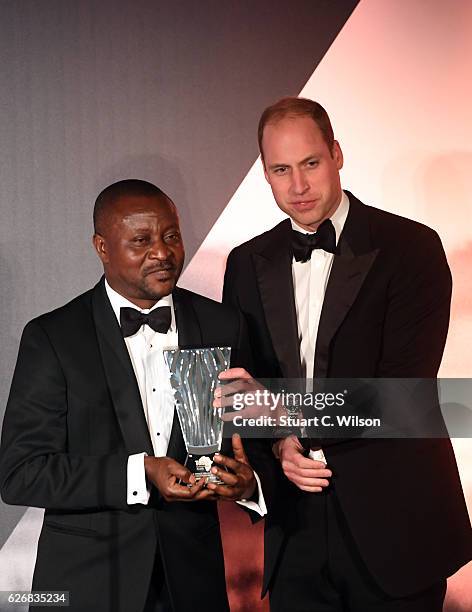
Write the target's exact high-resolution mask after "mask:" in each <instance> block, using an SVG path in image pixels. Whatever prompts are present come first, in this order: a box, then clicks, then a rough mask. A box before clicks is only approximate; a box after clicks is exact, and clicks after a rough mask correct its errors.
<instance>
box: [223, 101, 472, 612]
mask: <svg viewBox="0 0 472 612" xmlns="http://www.w3.org/2000/svg"><path fill="white" fill-rule="evenodd" d="M259 146H260V152H261V157H262V163H263V167H264V174H265V177H266V179H267V181H268V182H269V184H270V187H271V189H272V193H273V195H274V198H275V200H276V202H277V205H278V206H279V208H280V209H282V210H283V211H284V212H285V213H286V214H287V215H288V216H289V217H290V218H289V219H287V220H285V221H282V223H280V224H279V225H277V226H276V227H274V228H273V229H271V230H270V231H268V232H266V233H264V234H262V235H260V236H257V237H256V238H254V239H252V240H250V241H249V242H247V243H245V244H243V245H241V246H239V247H237V248H236V249H234V251H232V253H231V254H230V256H229V258H228V263H227V269H226V275H225V284H224V302H225V303H227V304H233V305H235V306H237V307H238V308H239V309H240V310H241V311H242V312H243V314H244V315H245V316H246V320H247V322H248V325H249V331H250V339H251V345H252V351H253V355H254V356H255V359H256V364H255V368H254V370H253V371H252V372H251V374H253V375H254V376H256V377H266V378H267V377H285V378H302V377H307V378H312V377H313V378H376V377H382V378H434V377H436V375H437V371H438V368H439V364H440V361H441V357H442V353H443V349H444V343H445V340H446V335H447V329H448V322H449V307H450V298H451V275H450V272H449V268H448V265H447V261H446V257H445V255H444V251H443V248H442V246H441V242H440V240H439V238H438V236H437V234H436V233H435V232H434V231H432V230H431V229H429V228H428V227H426V226H424V225H421V224H420V223H416V222H414V221H411V220H408V219H405V218H402V217H399V216H396V215H393V214H390V213H387V212H384V211H381V210H378V209H375V208H372V207H370V206H366V205H364V204H362V203H361V202H360V201H359V200H358V199H357V198H356V197H355V196H354V195H352V194H351V193H349V192H344V191H343V190H342V188H341V183H340V177H339V171H340V169H341V168H342V165H343V154H342V151H341V148H340V145H339V143H338V142H337V141H336V140H335V139H334V135H333V129H332V127H331V123H330V120H329V117H328V115H327V113H326V111H325V110H324V109H323V107H322V106H321V105H320V104H318V103H316V102H313V101H312V100H307V99H301V98H284V99H282V100H280V101H278V102H276V103H275V104H274V105H272V106H271V107H269V108H267V109H266V110H265V111H264V113H263V114H262V117H261V120H260V124H259ZM306 234H309V236H307V235H306ZM238 375H239V376H242V377H245V378H248V377H249V374H247V372H243V371H240V370H233V371H230V372H227V373H225V374H224V375H222V378H225V377H228V378H234V377H235V376H238ZM321 450H322V452H320V451H319V450H318V451H317V452H316V453H314V452H313V451H310V456H307V453H305V449H304V447H303V446H302V444H301V443H300V441H299V440H298V439H297V438H296V437H295V436H291V437H288V438H286V439H284V440H283V441H279V442H278V443H277V444H276V445H275V446H274V451H275V452H274V454H275V455H277V457H278V460H279V461H277V459H275V458H274V457H272V458H271V457H270V456H266V458H265V460H264V461H262V462H261V461H259V462H256V460H254V461H253V466H254V468H255V469H256V470H257V472H258V474H259V475H260V476H261V480H262V490H263V492H264V497H265V499H266V502H267V503H268V507H269V515H268V518H267V521H266V539H265V573H264V592H265V591H266V590H267V588H269V590H270V601H271V609H272V610H273V611H274V612H287V611H289V610H290V612H302V611H308V610H310V611H311V610H313V611H315V610H316V611H317V612H328V611H329V612H331V611H333V612H334V611H347V610H349V611H350V612H354V611H355V612H374V611H379V612H396V611H402V612H407V611H415V612H419V611H424V612H439V610H442V603H443V599H444V595H445V591H446V577H447V576H449V575H451V574H452V573H454V572H455V571H457V570H458V569H459V568H460V567H461V566H462V565H463V564H465V563H466V562H467V561H468V560H470V558H471V551H472V534H471V529H470V522H469V518H468V514H467V509H466V506H465V502H464V497H463V493H462V489H461V485H460V480H459V476H458V472H457V467H456V463H455V458H454V454H453V450H452V447H451V444H450V441H449V440H448V439H423V440H412V439H410V440H394V439H389V440H364V441H362V440H344V441H339V443H327V444H326V445H325V446H323V448H322V449H321ZM323 453H324V454H323ZM325 462H326V463H325ZM282 471H283V473H284V475H285V478H284V477H283V476H282ZM274 482H277V485H278V487H274Z"/></svg>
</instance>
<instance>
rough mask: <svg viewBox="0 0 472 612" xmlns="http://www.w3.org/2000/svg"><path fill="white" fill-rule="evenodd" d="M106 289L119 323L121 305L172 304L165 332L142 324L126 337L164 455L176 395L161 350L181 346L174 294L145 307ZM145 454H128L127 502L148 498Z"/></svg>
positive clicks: (158, 450) (155, 442)
mask: <svg viewBox="0 0 472 612" xmlns="http://www.w3.org/2000/svg"><path fill="white" fill-rule="evenodd" d="M105 289H106V292H107V295H108V298H109V300H110V303H111V306H112V308H113V312H114V313H115V315H116V318H117V320H118V323H119V322H120V308H124V307H129V308H134V309H135V310H139V311H140V312H143V313H146V314H147V313H149V312H151V310H154V309H155V308H159V307H160V306H169V307H170V310H171V324H170V327H169V331H168V332H167V333H166V334H161V333H159V332H155V331H154V330H153V329H151V327H149V325H142V326H141V327H140V328H139V330H138V331H137V332H136V333H135V334H134V335H132V336H128V337H127V338H125V339H124V340H125V344H126V348H127V349H128V353H129V356H130V358H131V363H132V364H133V370H134V373H135V375H136V380H137V382H138V387H139V393H140V395H141V401H142V404H143V409H144V416H145V418H146V423H147V426H148V429H149V435H150V437H151V442H152V447H153V450H154V455H155V456H156V457H165V456H166V454H167V448H168V446H169V439H170V434H171V431H172V423H173V420H174V395H173V392H172V388H171V385H170V379H169V370H168V368H167V366H166V364H165V362H164V355H163V352H162V351H163V349H165V348H176V347H178V336H177V327H176V323H175V313H174V305H173V301H172V295H167V296H165V297H163V298H162V299H160V300H159V301H158V302H157V303H156V304H154V306H153V307H152V308H149V309H148V308H146V309H142V308H138V307H137V306H136V304H133V303H132V302H130V301H129V300H127V299H126V298H124V297H123V296H122V295H120V294H119V293H117V292H116V291H115V290H114V289H112V288H111V287H110V285H109V284H108V283H107V282H106V281H105ZM144 455H145V453H140V454H138V455H131V456H130V457H129V458H128V494H127V502H128V504H147V502H148V500H149V491H148V489H147V487H146V477H145V473H144Z"/></svg>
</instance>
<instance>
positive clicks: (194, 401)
mask: <svg viewBox="0 0 472 612" xmlns="http://www.w3.org/2000/svg"><path fill="white" fill-rule="evenodd" d="M230 356H231V348H230V347H212V348H195V349H179V348H177V349H168V350H165V351H164V359H165V361H166V363H167V365H168V367H169V371H170V381H171V386H172V389H173V391H174V397H175V405H176V410H177V415H178V418H179V423H180V428H181V430H182V434H183V437H184V442H185V446H186V448H187V459H186V462H185V465H186V466H187V467H188V469H189V470H190V471H192V472H193V473H194V474H195V477H196V478H197V479H199V478H208V479H209V480H211V481H213V482H217V483H221V481H220V480H219V479H218V478H217V476H215V475H214V474H212V473H211V471H210V470H211V466H212V464H213V455H214V454H215V453H216V452H218V451H219V450H220V449H221V441H222V438H223V421H222V420H221V418H220V414H219V411H218V410H215V409H214V408H213V393H214V391H215V389H216V386H217V385H218V374H219V373H220V372H223V370H226V369H228V368H229V363H230Z"/></svg>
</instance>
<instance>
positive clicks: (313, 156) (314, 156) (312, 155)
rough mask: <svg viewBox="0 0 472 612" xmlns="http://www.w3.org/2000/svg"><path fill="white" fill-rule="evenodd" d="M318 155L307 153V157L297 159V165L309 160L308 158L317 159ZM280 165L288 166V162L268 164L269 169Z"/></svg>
mask: <svg viewBox="0 0 472 612" xmlns="http://www.w3.org/2000/svg"><path fill="white" fill-rule="evenodd" d="M318 157H319V155H317V154H316V153H312V154H311V155H308V156H307V157H305V158H304V159H302V160H301V161H299V162H298V163H297V165H303V164H306V162H307V161H309V160H310V159H317V158H318ZM281 166H290V164H284V163H282V162H281V163H280V164H270V166H269V170H274V169H275V168H280V167H281Z"/></svg>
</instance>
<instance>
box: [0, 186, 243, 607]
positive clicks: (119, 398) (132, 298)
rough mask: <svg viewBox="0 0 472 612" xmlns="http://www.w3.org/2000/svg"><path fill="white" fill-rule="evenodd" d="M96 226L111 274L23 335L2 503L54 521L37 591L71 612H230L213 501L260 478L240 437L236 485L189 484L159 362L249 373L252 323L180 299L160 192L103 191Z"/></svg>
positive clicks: (170, 227) (174, 233) (178, 242)
mask: <svg viewBox="0 0 472 612" xmlns="http://www.w3.org/2000/svg"><path fill="white" fill-rule="evenodd" d="M94 224H95V235H94V238H93V243H94V246H95V249H96V251H97V253H98V256H99V257H100V259H101V261H102V263H103V268H104V277H103V278H102V279H101V280H100V282H99V283H98V284H97V285H96V286H95V287H94V288H93V289H91V290H90V291H87V292H86V293H84V294H83V295H80V296H79V297H77V298H76V299H74V300H73V301H72V302H70V303H69V304H66V305H65V306H63V307H62V308H59V309H57V310H54V311H52V312H50V313H48V314H45V315H42V316H40V317H38V318H36V319H34V320H33V321H31V322H30V323H28V325H27V326H26V328H25V330H24V333H23V336H22V339H21V344H20V349H19V355H18V362H17V365H16V369H15V374H14V377H13V382H12V387H11V392H10V398H9V401H8V406H7V410H6V413H5V420H4V425H3V432H2V445H1V456H0V486H1V493H2V497H3V499H4V501H5V502H7V503H11V504H20V505H25V506H38V507H44V508H46V511H45V516H44V523H43V527H42V531H41V536H40V539H39V545H38V554H37V560H36V567H35V572H34V578H33V589H35V590H41V591H52V590H56V591H57V590H61V591H69V593H70V608H69V609H71V610H75V611H77V612H93V611H96V612H118V611H121V612H138V611H143V610H144V611H145V612H157V611H159V612H170V611H173V612H188V610H192V609H194V610H195V609H201V610H208V611H210V610H211V611H213V612H222V611H224V610H228V609H229V608H228V600H227V596H226V587H225V574H224V565H223V556H222V548H221V540H220V532H219V523H218V516H217V511H216V504H215V503H214V500H215V498H216V497H217V493H218V491H221V495H222V496H223V497H224V498H225V499H241V498H249V497H250V496H251V495H252V493H253V491H254V489H255V481H254V475H253V472H252V470H251V468H250V467H249V465H248V464H247V460H246V458H245V455H244V451H243V449H242V446H241V443H240V440H234V443H233V445H234V452H235V458H234V459H231V458H229V457H226V458H223V460H224V462H225V463H226V465H227V466H229V468H232V470H233V471H232V472H227V473H226V472H224V471H221V477H222V479H223V480H224V481H225V482H226V483H227V485H230V486H226V487H217V488H216V489H215V488H214V489H213V490H212V491H210V490H209V489H205V488H203V487H204V484H205V482H204V479H201V480H200V481H199V482H198V483H197V484H196V483H195V479H194V477H193V475H191V474H190V472H189V470H187V469H186V468H185V467H184V466H183V465H182V463H183V462H184V460H185V446H184V442H183V438H182V433H181V430H180V426H179V423H178V419H177V418H176V416H175V415H174V401H173V397H172V393H171V392H170V388H169V380H168V371H167V370H166V368H165V365H164V361H163V355H162V349H163V348H164V347H175V346H180V347H187V348H190V347H201V346H231V347H232V349H233V350H232V361H234V363H235V364H239V365H243V364H246V365H247V358H248V353H247V351H246V348H247V342H246V340H245V338H246V335H245V333H244V325H242V324H241V321H242V318H241V316H240V315H238V313H237V312H236V311H235V310H233V309H232V308H230V307H228V306H224V305H221V304H217V303H216V302H213V301H211V300H208V299H206V298H204V297H201V296H199V295H196V294H194V293H191V292H189V291H185V290H183V289H179V288H176V286H175V285H176V282H177V279H178V278H179V275H180V272H181V270H182V265H183V261H184V247H183V243H182V237H181V234H180V228H179V220H178V216H177V212H176V208H175V206H174V204H173V202H172V201H171V200H170V199H169V198H168V197H167V196H166V195H165V194H164V193H163V192H162V191H161V190H160V189H158V188H157V187H156V186H154V185H152V184H150V183H147V182H145V181H139V180H125V181H120V182H118V183H115V184H113V185H111V186H109V187H107V188H106V189H105V190H104V191H103V192H102V193H101V194H100V195H99V196H98V198H97V201H96V204H95V209H94ZM181 481H182V483H181ZM185 483H187V484H188V485H191V486H187V484H185ZM171 502H172V503H171ZM185 502H195V503H185ZM195 602H198V603H197V604H195Z"/></svg>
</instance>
